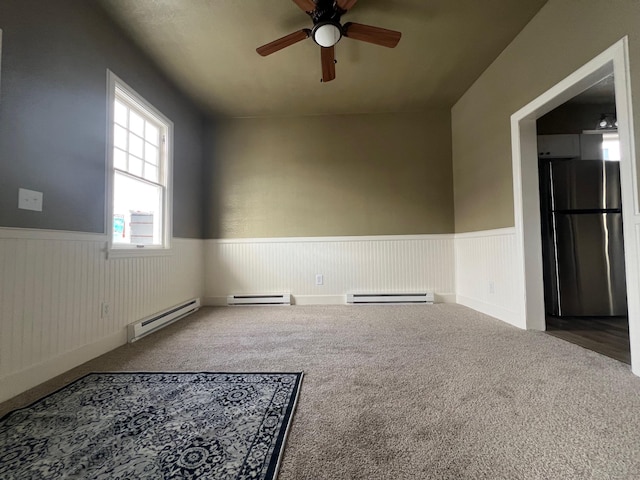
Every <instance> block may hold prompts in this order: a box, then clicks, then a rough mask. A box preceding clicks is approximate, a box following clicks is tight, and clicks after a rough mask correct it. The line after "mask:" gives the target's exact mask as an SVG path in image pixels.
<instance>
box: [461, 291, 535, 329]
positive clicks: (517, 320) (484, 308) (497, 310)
mask: <svg viewBox="0 0 640 480" xmlns="http://www.w3.org/2000/svg"><path fill="white" fill-rule="evenodd" d="M456 303H458V304H459V305H464V306H465V307H469V308H471V309H473V310H475V311H477V312H480V313H484V314H485V315H489V316H491V317H494V318H497V319H498V320H502V321H503V322H506V323H508V324H510V325H513V326H514V327H518V328H521V329H523V330H526V327H525V326H524V321H523V319H522V318H521V314H520V313H519V312H513V311H511V310H507V309H506V308H502V307H500V306H497V305H492V304H490V303H486V302H483V301H481V300H476V299H474V298H469V297H465V296H462V295H457V302H456Z"/></svg>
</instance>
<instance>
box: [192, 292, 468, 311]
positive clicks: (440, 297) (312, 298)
mask: <svg viewBox="0 0 640 480" xmlns="http://www.w3.org/2000/svg"><path fill="white" fill-rule="evenodd" d="M292 297H293V302H292V305H346V303H347V296H346V295H292ZM435 301H436V303H458V302H457V297H456V295H455V294H453V293H443V294H439V293H436V294H435ZM202 305H203V306H205V307H226V306H227V297H226V295H225V296H222V297H205V298H204V299H203V300H202ZM472 308H473V307H472Z"/></svg>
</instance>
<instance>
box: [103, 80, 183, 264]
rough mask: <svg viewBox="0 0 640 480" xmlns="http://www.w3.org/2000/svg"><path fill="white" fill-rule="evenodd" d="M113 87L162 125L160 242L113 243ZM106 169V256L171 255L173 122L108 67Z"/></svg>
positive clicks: (114, 91) (114, 93)
mask: <svg viewBox="0 0 640 480" xmlns="http://www.w3.org/2000/svg"><path fill="white" fill-rule="evenodd" d="M116 86H117V87H118V88H119V89H121V90H123V91H125V92H126V94H127V95H128V96H129V97H131V99H132V100H133V101H134V102H135V103H138V104H139V106H140V107H142V108H143V109H145V110H147V111H148V112H149V113H151V114H152V115H153V116H155V117H157V118H158V120H160V121H161V122H162V123H164V124H165V125H166V135H165V139H164V142H165V147H164V148H165V150H166V151H165V159H164V161H165V165H164V172H165V173H164V175H165V177H166V183H165V190H164V199H163V200H164V202H163V209H162V234H161V236H162V244H161V245H135V244H119V243H114V242H113V200H114V166H113V148H114V114H115V112H114V109H115V100H116ZM106 165H107V169H106V191H107V199H106V209H105V210H106V212H105V232H106V234H107V237H108V245H107V257H108V258H112V257H113V258H119V257H145V256H159V255H170V254H171V240H172V236H173V222H172V219H173V122H172V121H171V120H169V119H168V118H167V117H166V116H164V115H163V114H162V113H161V112H160V111H159V110H158V109H156V108H155V107H154V106H153V105H151V104H150V103H149V102H147V101H146V100H145V99H144V98H143V97H142V96H141V95H140V94H138V93H137V92H136V91H135V90H134V89H133V88H131V87H130V86H129V85H127V84H126V83H125V82H124V81H122V80H121V79H120V78H119V77H118V76H117V75H116V74H114V73H113V72H112V71H111V70H108V69H107V162H106Z"/></svg>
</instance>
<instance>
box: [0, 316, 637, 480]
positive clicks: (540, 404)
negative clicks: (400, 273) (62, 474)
mask: <svg viewBox="0 0 640 480" xmlns="http://www.w3.org/2000/svg"><path fill="white" fill-rule="evenodd" d="M90 371H218V372H224V371H230V372H278V371H280V372H296V371H304V373H305V376H304V380H303V384H302V389H301V394H300V398H299V402H298V407H297V411H296V414H295V417H294V420H293V425H292V428H291V431H290V434H289V437H288V440H287V445H286V449H285V454H284V458H283V462H282V468H281V471H280V475H279V477H278V478H279V480H306V479H308V480H312V479H313V480H324V479H327V480H328V479H331V480H336V479H345V480H347V479H348V480H365V479H366V480H371V479H376V480H377V479H393V480H399V479H421V480H422V479H452V480H453V479H456V480H457V479H491V480H497V479H509V480H512V479H527V480H539V479H554V480H555V479H576V478H579V479H585V478H592V479H596V478H602V479H604V478H616V479H631V478H640V378H638V377H636V376H634V375H633V374H632V373H631V371H630V369H629V367H628V366H627V365H625V364H623V363H620V362H618V361H616V360H613V359H611V358H608V357H606V356H603V355H600V354H598V353H595V352H593V351H590V350H586V349H584V348H582V347H579V346H577V345H573V344H570V343H567V342H565V341H562V340H560V339H558V338H555V337H553V336H550V335H547V334H545V333H544V332H530V331H529V332H528V331H523V330H519V329H517V328H514V327H511V326H509V325H507V324H505V323H503V322H500V321H498V320H495V319H493V318H491V317H487V316H485V315H482V314H479V313H477V312H474V311H472V310H470V309H468V308H465V307H462V306H458V305H430V306H362V307H357V306H322V307H310V306H309V307H307V306H292V307H239V308H204V309H202V310H200V311H199V312H197V313H196V314H194V315H192V316H190V317H187V318H185V319H183V320H181V321H179V322H177V323H175V324H173V325H171V326H169V327H167V328H165V329H163V330H161V331H159V332H157V333H154V334H152V335H150V336H148V337H146V338H144V339H142V340H140V341H138V342H136V343H134V344H132V345H126V346H123V347H121V348H118V349H116V350H114V351H112V352H110V353H108V354H106V355H103V356H102V357H99V358H97V359H95V360H93V361H91V362H88V363H87V364H85V365H82V366H81V367H78V368H76V369H74V370H72V371H70V372H68V373H67V374H65V375H63V376H61V377H58V378H56V379H54V380H52V381H50V382H48V383H47V384H45V385H43V386H40V387H38V388H36V389H34V390H32V391H30V392H27V393H26V394H23V395H21V396H20V397H18V398H16V399H14V400H12V401H9V402H5V403H4V404H0V415H2V414H3V413H5V412H6V411H7V410H8V409H12V408H16V407H19V406H21V405H24V404H26V403H29V402H31V401H33V400H35V399H36V398H38V397H39V396H42V395H44V394H47V393H49V392H51V391H52V390H54V389H56V388H58V387H60V386H62V385H64V384H65V383H67V382H69V381H71V380H74V379H75V378H78V377H79V376H81V375H83V374H85V373H87V372H90Z"/></svg>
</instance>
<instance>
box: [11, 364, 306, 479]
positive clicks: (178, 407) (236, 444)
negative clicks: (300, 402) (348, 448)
mask: <svg viewBox="0 0 640 480" xmlns="http://www.w3.org/2000/svg"><path fill="white" fill-rule="evenodd" d="M301 381H302V373H92V374H89V375H87V376H85V377H83V378H81V379H79V380H77V381H76V382H74V383H72V384H70V385H68V386H66V387H64V388H62V389H60V390H58V391H57V392H55V393H53V394H51V395H49V396H47V397H45V398H43V399H41V400H38V401H37V402H35V403H33V404H32V405H30V406H29V407H26V408H22V409H19V410H15V411H13V412H11V413H9V414H7V415H5V416H4V417H3V418H2V419H0V478H2V479H20V480H25V479H51V478H91V479H109V480H112V479H125V478H126V479H134V478H135V479H163V478H164V479H234V480H242V479H252V480H271V479H274V478H275V477H276V475H277V472H278V467H279V465H280V458H281V455H282V451H283V448H284V443H285V440H286V436H287V431H288V428H289V425H290V423H291V419H292V415H293V411H294V409H295V405H296V401H297V398H298V392H299V389H300V382H301Z"/></svg>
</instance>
